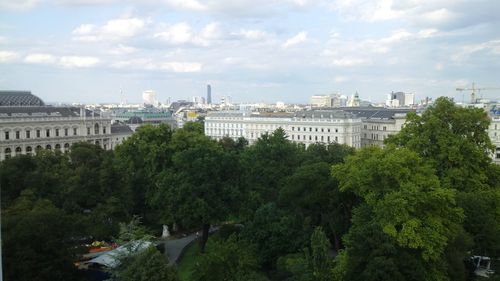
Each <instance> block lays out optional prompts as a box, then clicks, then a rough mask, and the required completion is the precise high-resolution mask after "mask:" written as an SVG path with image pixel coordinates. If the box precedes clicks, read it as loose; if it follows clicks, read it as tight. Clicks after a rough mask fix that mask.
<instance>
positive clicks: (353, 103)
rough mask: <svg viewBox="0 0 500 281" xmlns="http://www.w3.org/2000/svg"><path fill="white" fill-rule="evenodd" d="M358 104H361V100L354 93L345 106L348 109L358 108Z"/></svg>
mask: <svg viewBox="0 0 500 281" xmlns="http://www.w3.org/2000/svg"><path fill="white" fill-rule="evenodd" d="M360 103H361V100H360V99H359V94H358V92H356V93H354V94H353V95H352V96H351V98H350V99H349V100H348V101H347V106H348V107H358V106H359V105H360Z"/></svg>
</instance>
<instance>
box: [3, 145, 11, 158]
mask: <svg viewBox="0 0 500 281" xmlns="http://www.w3.org/2000/svg"><path fill="white" fill-rule="evenodd" d="M11 153H12V150H10V148H9V147H7V148H6V149H5V159H9V158H10V157H11V156H12V155H11Z"/></svg>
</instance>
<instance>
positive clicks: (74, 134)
mask: <svg viewBox="0 0 500 281" xmlns="http://www.w3.org/2000/svg"><path fill="white" fill-rule="evenodd" d="M76 135H77V129H76V128H73V136H76Z"/></svg>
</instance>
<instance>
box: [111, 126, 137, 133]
mask: <svg viewBox="0 0 500 281" xmlns="http://www.w3.org/2000/svg"><path fill="white" fill-rule="evenodd" d="M132 133H134V131H132V129H130V127H129V126H127V125H125V124H121V123H115V124H111V134H132Z"/></svg>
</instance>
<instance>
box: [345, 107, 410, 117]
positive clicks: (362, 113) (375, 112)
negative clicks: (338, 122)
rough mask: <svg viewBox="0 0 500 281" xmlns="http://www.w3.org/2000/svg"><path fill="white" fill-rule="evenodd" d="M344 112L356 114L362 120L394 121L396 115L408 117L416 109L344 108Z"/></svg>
mask: <svg viewBox="0 0 500 281" xmlns="http://www.w3.org/2000/svg"><path fill="white" fill-rule="evenodd" d="M342 110H343V111H347V112H350V113H352V114H355V115H356V116H358V117H359V118H362V119H394V117H395V116H396V114H398V115H399V114H404V115H406V114H407V113H408V112H414V111H415V110H414V109H406V108H396V109H390V108H382V107H342Z"/></svg>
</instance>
